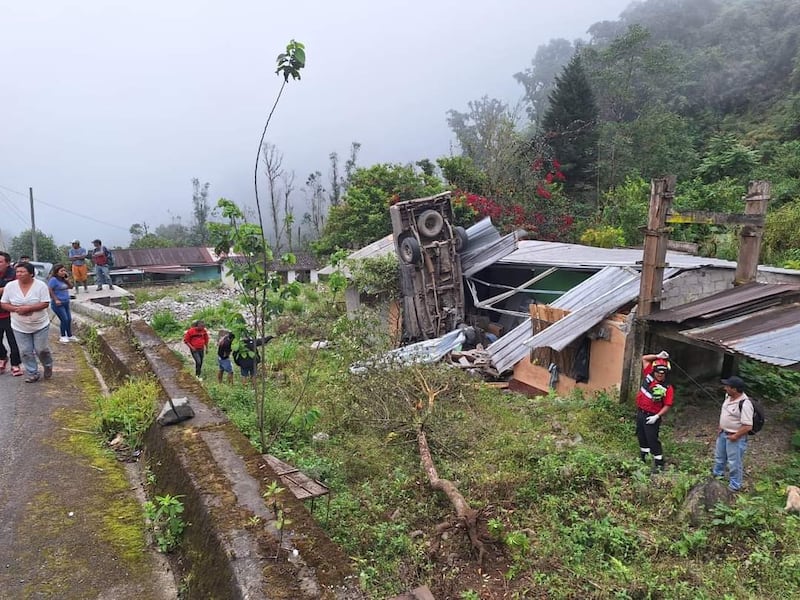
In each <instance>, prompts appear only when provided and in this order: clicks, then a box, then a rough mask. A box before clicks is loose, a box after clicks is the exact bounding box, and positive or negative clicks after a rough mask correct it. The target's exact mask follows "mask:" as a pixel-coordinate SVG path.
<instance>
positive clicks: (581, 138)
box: [542, 55, 598, 203]
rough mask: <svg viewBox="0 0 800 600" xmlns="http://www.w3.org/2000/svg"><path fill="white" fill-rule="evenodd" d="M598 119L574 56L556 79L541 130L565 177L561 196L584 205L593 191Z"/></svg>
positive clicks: (576, 58) (595, 107)
mask: <svg viewBox="0 0 800 600" xmlns="http://www.w3.org/2000/svg"><path fill="white" fill-rule="evenodd" d="M597 119H598V111H597V105H596V104H595V101H594V94H593V93H592V88H591V87H590V85H589V80H588V78H587V77H586V72H585V71H584V69H583V63H582V61H581V57H580V55H575V56H573V57H572V59H571V60H570V61H569V64H568V65H567V66H566V67H565V68H564V71H563V72H562V73H561V75H559V76H558V77H556V86H555V89H554V90H553V93H552V94H551V95H550V107H549V108H548V109H547V113H545V115H544V119H543V120H542V127H543V129H544V131H545V136H546V137H547V140H548V142H549V144H550V146H551V147H552V149H553V155H554V157H555V158H556V159H557V160H558V162H559V163H560V166H561V171H562V172H563V174H564V176H565V177H566V181H565V183H564V192H565V193H566V194H567V195H568V196H571V197H572V196H574V197H575V198H574V199H576V200H579V201H580V200H583V201H584V203H586V200H587V199H588V198H589V197H590V194H591V190H592V188H593V187H594V180H595V167H596V144H597Z"/></svg>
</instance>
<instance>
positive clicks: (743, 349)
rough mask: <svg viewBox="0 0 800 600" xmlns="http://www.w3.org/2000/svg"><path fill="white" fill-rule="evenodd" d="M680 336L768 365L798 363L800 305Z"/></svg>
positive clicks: (691, 330)
mask: <svg viewBox="0 0 800 600" xmlns="http://www.w3.org/2000/svg"><path fill="white" fill-rule="evenodd" d="M681 333H682V334H683V335H685V336H686V337H688V338H690V339H694V340H700V341H704V342H708V343H711V344H714V345H716V346H719V347H720V348H722V349H723V350H726V351H728V352H733V353H736V354H742V355H744V356H748V357H750V358H753V359H755V360H759V361H761V362H765V363H769V364H772V365H777V366H780V367H789V366H792V365H797V364H798V363H800V304H788V305H785V306H779V307H774V308H769V309H766V310H762V311H759V312H757V313H753V314H749V315H744V316H742V317H738V318H736V319H728V320H726V321H722V322H719V323H715V324H714V325H708V326H705V327H695V328H693V329H687V330H685V331H682V332H681Z"/></svg>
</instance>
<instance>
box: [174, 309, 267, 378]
mask: <svg viewBox="0 0 800 600" xmlns="http://www.w3.org/2000/svg"><path fill="white" fill-rule="evenodd" d="M234 337H235V336H234V334H233V333H232V332H230V331H227V330H222V331H221V332H220V335H219V339H218V340H217V366H218V367H219V370H218V371H217V381H218V382H220V383H222V381H223V378H224V377H225V376H226V375H227V379H228V383H232V382H233V363H235V364H236V366H238V367H239V370H240V372H241V375H242V378H243V379H248V378H250V377H252V376H253V375H254V373H255V369H256V365H257V364H258V362H259V361H260V356H259V354H258V350H256V347H257V346H263V345H264V344H266V343H267V342H269V341H270V340H271V339H272V337H271V336H267V337H264V338H260V339H258V340H254V339H253V338H252V337H249V336H247V337H245V338H244V339H242V341H241V342H240V343H239V344H236V348H234V343H233V340H234ZM210 339H211V338H210V336H209V334H208V330H207V329H206V326H205V323H203V321H195V322H194V323H192V326H191V327H189V329H187V330H186V333H185V334H184V335H183V343H184V344H186V346H187V347H188V348H189V352H190V353H191V355H192V359H193V360H194V374H195V377H197V379H199V380H200V381H202V377H201V375H202V370H203V360H204V358H205V353H206V352H207V351H208V345H209V342H210Z"/></svg>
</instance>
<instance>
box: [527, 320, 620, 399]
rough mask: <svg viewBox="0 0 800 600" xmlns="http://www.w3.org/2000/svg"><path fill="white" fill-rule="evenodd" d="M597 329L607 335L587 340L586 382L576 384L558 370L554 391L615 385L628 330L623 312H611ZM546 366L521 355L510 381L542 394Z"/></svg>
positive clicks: (546, 378) (545, 385)
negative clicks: (604, 337) (587, 378)
mask: <svg viewBox="0 0 800 600" xmlns="http://www.w3.org/2000/svg"><path fill="white" fill-rule="evenodd" d="M598 329H604V330H605V331H607V332H608V335H609V337H608V339H594V340H592V342H591V352H590V355H589V381H588V382H586V383H576V382H575V380H574V379H573V378H572V377H570V376H569V375H567V374H565V373H561V374H559V380H558V385H557V386H556V392H557V393H559V394H562V395H566V394H568V393H569V392H570V391H572V390H573V389H574V388H576V387H577V388H579V389H581V390H585V391H588V392H596V391H600V390H609V389H612V388H615V387H616V388H618V387H619V384H620V378H621V376H622V365H623V356H624V351H625V339H626V337H627V330H628V326H627V323H626V316H625V315H623V314H615V315H612V316H611V317H609V318H608V319H605V320H603V321H602V322H601V323H600V324H599V325H598V326H597V327H596V328H595V330H598ZM547 367H548V365H541V364H533V363H532V362H531V361H530V358H529V357H528V358H524V359H523V360H521V361H519V362H518V363H517V364H516V365H515V366H514V382H515V383H516V384H522V385H521V386H518V387H520V388H523V389H527V388H533V390H535V391H537V392H541V393H546V392H547V390H548V389H549V382H550V372H549V371H548V370H547ZM533 390H528V391H533Z"/></svg>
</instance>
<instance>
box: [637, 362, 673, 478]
mask: <svg viewBox="0 0 800 600" xmlns="http://www.w3.org/2000/svg"><path fill="white" fill-rule="evenodd" d="M671 369H672V365H671V364H670V362H669V354H668V353H667V351H666V350H662V351H661V352H659V353H658V354H645V355H644V356H643V357H642V385H641V387H640V388H639V392H638V393H637V394H636V437H637V438H639V456H640V457H641V459H642V462H644V463H647V459H648V457H649V456H650V454H652V455H653V472H655V471H663V470H664V453H663V449H662V447H661V440H660V439H659V438H658V433H659V429H660V427H661V418H662V417H663V416H664V415H665V414H666V413H667V412H668V411H669V409H670V407H671V406H672V402H673V398H674V395H675V390H674V389H673V387H672V386H671V385H670V384H668V383H667V382H666V380H667V375H668V374H669V372H670V370H671Z"/></svg>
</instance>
